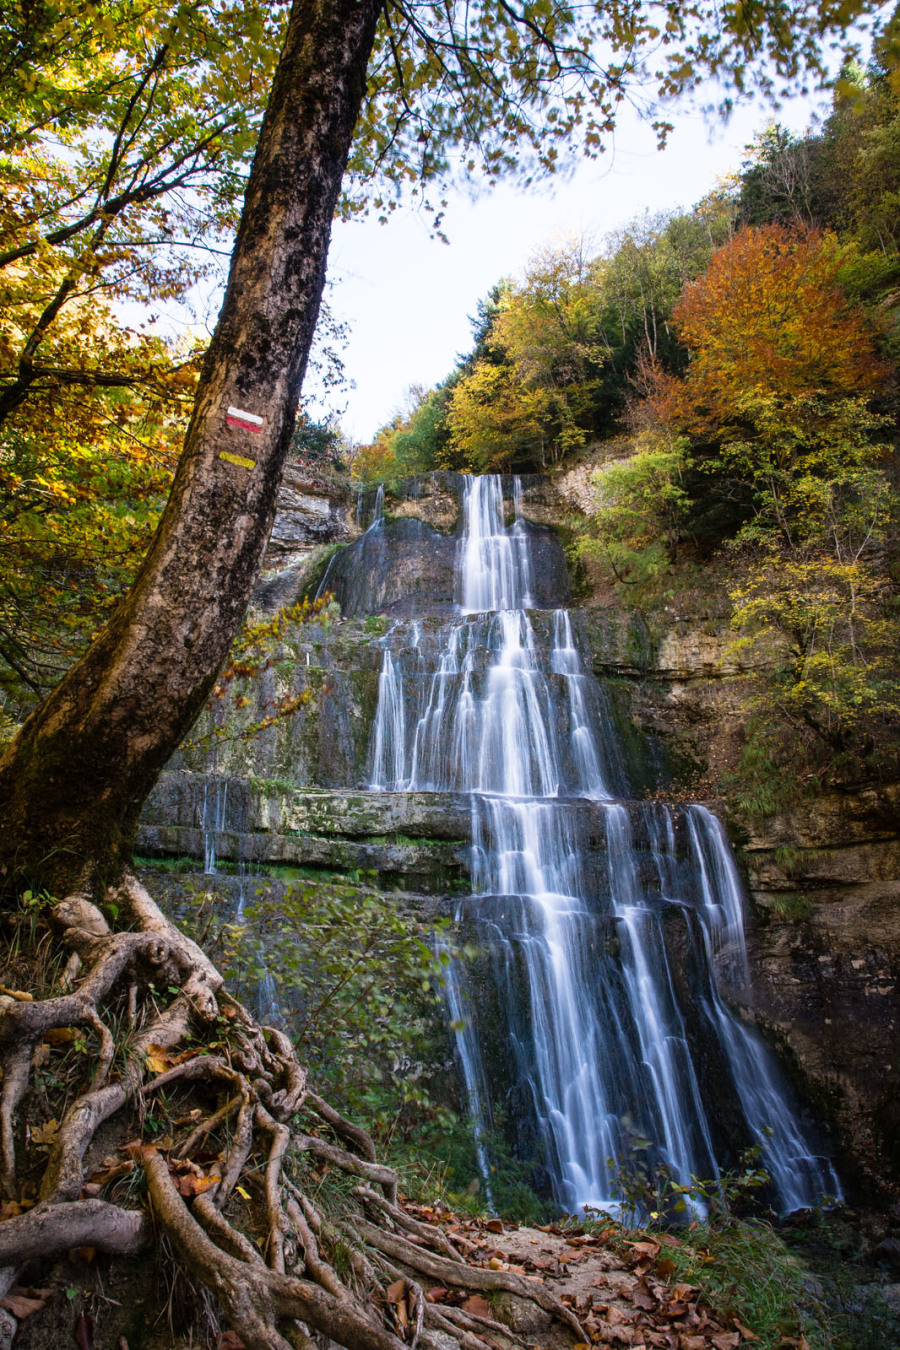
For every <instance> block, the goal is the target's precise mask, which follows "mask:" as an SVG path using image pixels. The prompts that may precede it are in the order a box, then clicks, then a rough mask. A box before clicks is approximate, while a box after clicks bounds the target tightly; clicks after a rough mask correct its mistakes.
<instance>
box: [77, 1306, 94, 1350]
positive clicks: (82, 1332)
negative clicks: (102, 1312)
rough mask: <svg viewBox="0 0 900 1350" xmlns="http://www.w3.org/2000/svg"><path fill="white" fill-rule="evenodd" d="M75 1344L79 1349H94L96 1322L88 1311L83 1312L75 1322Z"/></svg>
mask: <svg viewBox="0 0 900 1350" xmlns="http://www.w3.org/2000/svg"><path fill="white" fill-rule="evenodd" d="M75 1344H76V1345H77V1346H78V1350H94V1322H93V1319H92V1318H90V1317H88V1315H87V1313H81V1314H80V1315H79V1318H78V1321H77V1322H76V1323H75Z"/></svg>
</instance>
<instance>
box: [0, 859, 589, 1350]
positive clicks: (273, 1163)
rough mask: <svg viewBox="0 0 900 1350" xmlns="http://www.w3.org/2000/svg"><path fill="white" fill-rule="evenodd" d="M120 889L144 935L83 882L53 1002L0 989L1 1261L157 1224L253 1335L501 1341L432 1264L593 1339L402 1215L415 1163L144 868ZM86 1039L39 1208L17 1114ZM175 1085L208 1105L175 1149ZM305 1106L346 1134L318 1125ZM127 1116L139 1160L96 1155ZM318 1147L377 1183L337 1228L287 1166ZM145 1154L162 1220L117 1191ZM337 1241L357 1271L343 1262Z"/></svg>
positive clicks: (404, 1343)
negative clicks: (235, 974)
mask: <svg viewBox="0 0 900 1350" xmlns="http://www.w3.org/2000/svg"><path fill="white" fill-rule="evenodd" d="M112 898H113V899H114V900H115V903H116V905H117V907H118V910H119V913H120V915H122V916H123V917H124V918H125V920H126V921H127V923H128V925H129V927H130V930H131V931H124V932H123V931H119V932H113V931H111V930H110V927H109V924H108V923H107V921H106V919H105V918H104V916H103V914H102V913H101V911H100V910H99V909H97V908H96V907H95V906H94V905H93V904H91V903H90V902H89V901H88V900H86V899H84V898H83V897H79V896H75V897H70V898H69V899H68V900H66V901H64V902H62V903H61V904H60V905H57V906H56V908H55V910H54V916H53V917H54V921H55V923H56V925H57V926H58V928H59V929H60V930H61V941H62V943H63V944H64V946H65V948H67V949H68V952H69V954H70V959H69V961H68V963H67V964H66V967H65V974H64V976H63V977H62V979H61V981H60V983H59V984H58V985H57V987H56V989H51V990H50V992H49V993H48V996H47V997H44V998H41V999H37V1000H34V999H32V1000H29V999H28V998H27V997H23V996H21V995H18V994H16V992H15V991H11V992H7V993H3V994H0V1068H2V1071H3V1083H2V1091H0V1182H2V1186H3V1192H4V1199H5V1200H6V1201H8V1202H12V1203H9V1204H7V1206H6V1212H7V1213H8V1214H9V1215H10V1217H7V1218H5V1219H4V1220H3V1221H2V1222H0V1267H5V1266H10V1267H13V1266H18V1265H20V1264H21V1263H22V1262H24V1261H26V1260H32V1259H35V1258H44V1257H46V1258H51V1257H54V1256H56V1255H58V1254H59V1253H61V1252H64V1251H66V1250H68V1249H69V1248H72V1247H81V1246H92V1247H95V1248H97V1249H98V1250H100V1251H105V1252H113V1253H120V1254H131V1253H133V1252H136V1251H138V1250H140V1249H141V1248H142V1247H144V1246H145V1245H146V1244H147V1243H148V1242H149V1241H150V1240H151V1238H152V1233H153V1228H154V1226H155V1229H156V1230H157V1232H159V1233H164V1234H165V1235H166V1237H167V1238H168V1240H169V1244H170V1246H171V1248H172V1250H174V1252H175V1253H176V1254H177V1256H178V1258H179V1259H180V1260H181V1261H182V1262H183V1263H184V1265H185V1266H186V1267H187V1268H188V1270H189V1271H191V1272H192V1274H193V1275H194V1276H195V1277H196V1278H197V1279H198V1280H200V1281H201V1282H202V1283H203V1284H204V1285H205V1286H206V1287H207V1288H208V1289H209V1290H210V1291H212V1293H213V1294H214V1295H215V1296H216V1298H217V1299H218V1301H219V1304H220V1305H221V1308H222V1310H223V1312H224V1314H225V1317H226V1318H227V1319H228V1321H229V1322H230V1323H231V1326H232V1327H233V1329H234V1330H235V1331H236V1332H237V1334H238V1335H239V1336H240V1338H241V1340H242V1341H243V1343H244V1345H245V1346H246V1347H247V1348H248V1350H289V1347H294V1350H296V1348H297V1347H303V1350H312V1345H313V1341H312V1339H311V1338H312V1336H313V1335H314V1334H315V1333H321V1334H324V1335H325V1336H328V1337H329V1338H330V1339H331V1340H333V1341H335V1342H337V1343H338V1344H340V1345H344V1346H347V1347H348V1350H402V1347H406V1350H416V1347H417V1346H418V1345H419V1343H420V1342H421V1344H422V1345H423V1346H426V1347H427V1346H429V1345H436V1344H437V1342H438V1340H439V1339H440V1338H439V1337H436V1336H435V1333H438V1332H440V1333H442V1335H444V1336H446V1335H450V1336H452V1337H453V1338H454V1339H455V1340H456V1341H457V1343H458V1344H459V1345H460V1347H461V1350H487V1347H488V1346H490V1345H491V1344H492V1341H491V1339H490V1338H491V1337H493V1340H494V1341H496V1338H497V1336H498V1335H499V1329H498V1328H499V1324H495V1323H493V1322H492V1321H491V1320H490V1319H483V1318H481V1319H479V1318H478V1317H476V1316H474V1315H470V1314H467V1313H465V1312H462V1311H461V1310H459V1309H453V1308H447V1307H442V1308H441V1309H440V1310H438V1309H437V1308H436V1307H434V1305H432V1304H429V1303H428V1301H427V1297H426V1294H425V1292H424V1290H423V1288H422V1285H421V1284H420V1279H421V1277H423V1276H424V1277H426V1278H427V1279H430V1280H432V1281H437V1282H440V1283H441V1284H443V1285H445V1286H449V1285H452V1286H455V1287H457V1288H460V1289H469V1290H491V1289H506V1290H510V1291H512V1292H514V1293H516V1294H518V1295H520V1296H524V1297H526V1298H529V1299H532V1300H534V1301H535V1302H537V1303H538V1304H539V1305H540V1307H542V1308H544V1309H546V1310H547V1311H549V1312H551V1313H552V1314H553V1315H554V1316H555V1317H556V1318H558V1319H559V1320H560V1321H561V1322H563V1323H564V1324H565V1325H566V1326H567V1327H568V1328H569V1329H570V1330H571V1332H572V1334H573V1336H574V1337H575V1339H577V1340H579V1341H585V1340H586V1339H587V1338H586V1336H585V1334H584V1332H583V1331H582V1329H581V1327H580V1325H579V1324H578V1321H577V1319H576V1318H575V1316H574V1314H573V1313H571V1311H570V1310H569V1309H568V1308H565V1307H564V1306H563V1305H562V1304H561V1303H559V1301H558V1300H557V1299H555V1298H554V1297H553V1295H552V1294H550V1293H549V1291H547V1290H546V1289H545V1288H544V1287H543V1286H542V1285H541V1284H538V1283H535V1282H533V1281H529V1280H525V1279H522V1278H520V1277H519V1276H517V1275H515V1274H513V1273H512V1272H509V1271H493V1270H484V1269H480V1268H472V1267H470V1266H468V1265H467V1264H466V1263H465V1261H464V1259H463V1258H462V1257H461V1256H460V1254H459V1252H458V1251H457V1250H456V1248H455V1247H453V1245H452V1244H451V1243H450V1242H449V1241H448V1239H447V1238H446V1237H445V1236H444V1234H443V1233H441V1232H440V1231H439V1230H438V1229H437V1228H436V1227H433V1226H432V1225H430V1224H426V1223H423V1222H421V1221H420V1220H417V1219H414V1218H413V1217H412V1216H411V1215H408V1214H407V1213H406V1212H405V1211H404V1210H403V1208H402V1207H401V1206H400V1204H399V1203H398V1194H397V1177H396V1174H395V1173H394V1172H393V1170H392V1169H391V1168H389V1167H385V1166H383V1165H382V1164H380V1163H379V1162H378V1161H377V1158H376V1153H375V1146H374V1143H373V1141H372V1139H371V1138H370V1137H369V1135H368V1134H367V1133H366V1131H365V1130H363V1129H361V1128H360V1127H359V1126H357V1125H354V1124H352V1123H351V1122H349V1121H347V1120H344V1119H343V1117H342V1116H341V1115H340V1114H339V1113H338V1112H337V1111H335V1110H334V1109H333V1108H332V1107H331V1106H330V1105H329V1104H328V1103H327V1102H325V1101H323V1100H322V1099H321V1098H320V1097H318V1096H316V1095H315V1094H314V1093H312V1092H310V1091H309V1090H308V1088H307V1085H306V1078H305V1074H304V1071H303V1068H302V1066H301V1065H300V1064H299V1062H298V1060H297V1058H296V1055H295V1052H294V1048H293V1046H292V1044H291V1042H290V1040H289V1039H288V1037H287V1036H286V1035H285V1034H284V1033H283V1032H281V1031H278V1030H276V1029H272V1028H267V1029H263V1028H261V1027H260V1026H259V1025H258V1024H257V1023H256V1022H255V1021H254V1019H253V1018H252V1017H251V1016H250V1014H249V1013H248V1012H247V1011H246V1009H245V1008H243V1007H242V1006H241V1005H240V1004H239V1003H237V1002H236V1001H235V1000H233V999H232V998H231V997H230V996H229V995H228V994H227V993H226V992H225V990H224V988H223V984H222V979H221V976H220V975H219V973H218V972H217V971H216V969H215V967H214V966H213V965H212V964H211V963H210V961H209V960H208V958H207V957H206V956H205V955H204V954H203V952H202V951H201V950H200V949H199V948H198V947H197V946H196V945H195V944H194V943H193V942H191V941H190V940H189V939H188V938H186V937H185V936H184V935H183V934H182V933H180V932H179V930H178V929H177V928H176V927H175V926H174V925H173V924H172V923H170V922H169V920H168V919H166V918H165V916H164V915H163V914H162V913H161V911H160V910H159V909H158V907H157V906H156V904H155V903H154V901H153V899H152V898H151V897H150V895H149V894H148V893H147V891H146V890H145V889H144V888H143V887H142V886H141V885H140V883H139V882H138V881H137V879H136V878H134V877H133V876H128V877H126V879H125V881H124V882H123V884H122V886H121V888H120V889H119V891H118V892H117V893H116V894H115V896H114V897H112ZM72 958H77V960H75V959H72ZM161 991H166V992H165V993H162V992H161ZM116 1028H119V1031H118V1033H117V1031H116ZM76 1035H77V1036H80V1037H81V1038H82V1043H83V1045H85V1046H86V1044H87V1040H88V1039H90V1040H91V1041H92V1042H93V1043H95V1045H96V1049H94V1050H92V1053H91V1054H90V1055H89V1056H83V1057H82V1061H81V1064H82V1066H83V1064H84V1061H85V1060H89V1061H90V1073H89V1078H90V1081H88V1082H85V1083H84V1085H83V1086H82V1087H81V1088H80V1090H79V1094H78V1095H77V1096H76V1098H75V1100H74V1102H73V1104H72V1105H71V1106H70V1108H69V1109H68V1111H67V1112H66V1113H65V1115H64V1116H63V1119H62V1121H61V1123H60V1125H59V1127H58V1130H57V1131H56V1134H55V1138H52V1140H51V1141H49V1142H50V1151H49V1156H48V1158H47V1161H46V1165H45V1167H44V1169H43V1175H42V1177H41V1178H40V1184H39V1189H38V1199H37V1201H36V1203H35V1202H34V1201H33V1200H31V1199H29V1194H28V1188H29V1187H30V1188H31V1194H32V1195H33V1194H34V1182H33V1179H29V1181H28V1186H26V1185H25V1183H24V1181H20V1178H19V1168H18V1165H17V1157H16V1126H15V1120H16V1116H17V1113H19V1112H20V1111H21V1110H22V1109H23V1104H24V1103H26V1101H27V1099H28V1091H29V1087H30V1084H31V1081H32V1076H33V1073H34V1071H35V1068H36V1067H39V1065H40V1063H42V1062H43V1060H44V1059H46V1057H47V1055H48V1054H49V1053H50V1052H49V1050H48V1049H46V1048H45V1047H46V1045H47V1044H51V1045H52V1044H56V1043H58V1041H59V1040H60V1038H62V1040H63V1041H65V1039H66V1038H67V1037H68V1038H70V1039H74V1037H75V1036H76ZM117 1036H118V1039H117ZM204 1036H206V1040H207V1044H208V1046H209V1048H208V1049H204V1047H203V1038H204ZM54 1037H55V1038H56V1039H55V1040H54ZM191 1042H192V1043H191ZM38 1052H39V1053H38ZM41 1056H43V1059H42V1058H41ZM73 1071H74V1069H73ZM81 1071H82V1072H83V1071H84V1070H83V1067H82V1069H81ZM172 1094H175V1096H176V1097H177V1099H178V1101H179V1103H180V1104H181V1106H182V1107H183V1105H184V1099H186V1101H187V1104H190V1105H193V1104H194V1103H196V1102H200V1103H202V1105H200V1106H196V1105H194V1106H193V1110H191V1111H189V1112H188V1114H187V1115H186V1116H184V1117H180V1118H179V1121H178V1123H179V1124H187V1125H188V1126H189V1128H188V1129H187V1131H186V1132H184V1131H183V1132H182V1133H181V1134H180V1135H179V1137H178V1138H177V1139H168V1140H167V1141H165V1142H164V1143H162V1144H160V1146H159V1147H157V1146H156V1145H154V1144H153V1143H152V1142H151V1141H150V1140H149V1139H147V1138H145V1137H144V1136H143V1134H142V1130H141V1126H142V1123H143V1120H144V1117H145V1114H146V1113H147V1112H148V1111H151V1110H152V1109H153V1108H154V1103H156V1102H157V1101H161V1100H162V1099H163V1098H164V1097H165V1099H166V1100H170V1099H171V1097H172ZM301 1109H302V1111H303V1112H304V1113H305V1114H306V1116H307V1118H308V1117H309V1116H310V1115H312V1116H315V1117H317V1118H318V1123H319V1124H318V1129H321V1128H322V1127H323V1126H324V1127H326V1128H327V1130H329V1131H330V1132H331V1134H332V1136H334V1139H333V1141H332V1140H328V1139H325V1138H322V1137H321V1135H320V1134H319V1133H318V1132H315V1131H314V1129H313V1127H312V1126H311V1125H309V1126H308V1127H307V1129H305V1130H304V1129H303V1128H301V1127H300V1126H299V1124H298V1121H297V1114H298V1112H299V1111H301ZM114 1117H116V1118H121V1120H122V1135H121V1137H122V1138H123V1140H124V1139H129V1140H130V1142H129V1143H128V1144H127V1145H126V1146H125V1148H124V1151H126V1152H127V1153H128V1154H129V1156H130V1159H131V1163H129V1162H123V1163H121V1164H116V1165H114V1166H110V1163H111V1161H114V1160H110V1159H109V1158H105V1159H104V1160H103V1166H102V1167H100V1168H99V1170H97V1164H98V1162H99V1159H98V1158H97V1157H96V1154H97V1152H98V1148H99V1145H98V1143H97V1136H98V1130H99V1129H100V1126H101V1125H102V1124H103V1123H104V1122H107V1121H110V1120H112V1119H113V1118H114ZM135 1129H137V1131H138V1135H139V1136H140V1137H139V1138H137V1139H135V1138H134V1131H135ZM338 1141H339V1142H338ZM201 1145H202V1146H203V1152H201V1153H199V1157H200V1158H201V1159H206V1160H207V1163H208V1158H209V1157H210V1155H211V1153H212V1151H213V1150H215V1149H217V1148H218V1149H219V1152H218V1154H217V1156H216V1161H215V1162H214V1163H213V1164H212V1165H211V1166H209V1165H207V1167H206V1169H204V1167H202V1166H200V1165H199V1164H198V1163H197V1162H195V1161H194V1155H195V1154H197V1151H198V1149H199V1148H200V1146H201ZM304 1153H305V1154H307V1155H310V1156H312V1157H313V1158H314V1159H315V1160H316V1163H317V1164H325V1165H326V1166H327V1167H330V1168H336V1169H338V1170H339V1171H341V1172H343V1173H345V1174H346V1175H348V1176H350V1177H353V1178H355V1179H356V1180H357V1181H359V1182H360V1183H361V1184H360V1185H359V1186H358V1187H357V1191H356V1194H357V1196H358V1197H359V1199H360V1201H361V1203H362V1205H364V1206H365V1209H366V1211H367V1213H368V1216H369V1217H368V1218H363V1217H362V1215H361V1214H360V1216H359V1217H358V1218H357V1219H355V1220H354V1221H353V1222H352V1224H348V1225H347V1231H345V1232H338V1231H335V1230H333V1229H331V1228H329V1226H328V1224H327V1223H326V1222H325V1221H324V1220H323V1218H322V1216H321V1215H320V1214H319V1212H318V1211H317V1209H316V1207H315V1206H314V1205H313V1203H312V1202H311V1200H310V1199H309V1198H308V1197H307V1196H306V1195H304V1194H303V1191H302V1189H300V1187H299V1185H298V1184H297V1180H296V1177H295V1178H294V1179H293V1180H292V1179H291V1177H290V1176H289V1175H287V1173H286V1171H285V1168H286V1165H287V1164H288V1162H289V1161H290V1160H292V1159H296V1158H297V1156H298V1155H300V1154H304ZM129 1166H133V1167H138V1166H140V1167H143V1169H144V1171H145V1173H146V1179H147V1192H148V1197H149V1204H150V1212H151V1215H152V1220H153V1223H152V1224H151V1221H150V1217H149V1216H148V1215H147V1214H146V1213H144V1212H143V1211H141V1210H137V1209H133V1208H132V1209H127V1208H123V1207H122V1206H120V1205H118V1204H116V1203H114V1201H113V1199H112V1198H107V1199H101V1198H100V1195H99V1193H100V1190H101V1187H102V1186H104V1185H108V1184H109V1183H110V1178H111V1177H115V1176H118V1175H120V1174H121V1173H122V1172H123V1171H125V1170H127V1169H128V1167H129ZM236 1192H239V1194H240V1200H238V1198H237V1195H236ZM132 1203H133V1202H132ZM236 1214H239V1215H240V1226H239V1220H238V1218H237V1217H236ZM338 1244H340V1246H341V1248H342V1251H343V1255H344V1265H343V1266H342V1269H343V1271H344V1276H345V1277H344V1278H342V1277H341V1275H340V1274H339V1273H338V1270H337V1269H336V1268H335V1265H334V1264H333V1261H332V1260H331V1259H330V1253H333V1252H334V1251H335V1250H336V1248H337V1246H338ZM392 1262H397V1263H398V1265H399V1267H401V1268H402V1271H403V1274H402V1275H401V1274H400V1270H399V1269H398V1266H395V1265H394V1264H392ZM398 1277H399V1278H402V1279H403V1280H404V1282H405V1284H404V1287H405V1290H406V1293H405V1296H404V1302H403V1307H404V1313H403V1320H402V1321H400V1320H398V1318H397V1317H395V1316H394V1314H393V1313H392V1312H391V1310H390V1306H389V1305H388V1304H387V1303H386V1301H385V1299H384V1296H383V1293H382V1288H381V1285H382V1281H383V1280H384V1279H385V1278H387V1279H389V1280H396V1279H397V1278H398ZM505 1335H506V1337H507V1339H508V1341H509V1342H510V1343H511V1344H516V1338H515V1336H513V1334H512V1333H511V1332H505Z"/></svg>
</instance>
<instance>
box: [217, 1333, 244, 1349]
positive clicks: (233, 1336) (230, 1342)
mask: <svg viewBox="0 0 900 1350" xmlns="http://www.w3.org/2000/svg"><path fill="white" fill-rule="evenodd" d="M216 1350H247V1347H246V1346H245V1345H244V1342H243V1341H242V1340H241V1338H240V1336H239V1335H238V1334H237V1332H236V1331H223V1332H222V1333H221V1335H220V1336H219V1339H218V1340H217V1341H216Z"/></svg>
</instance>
